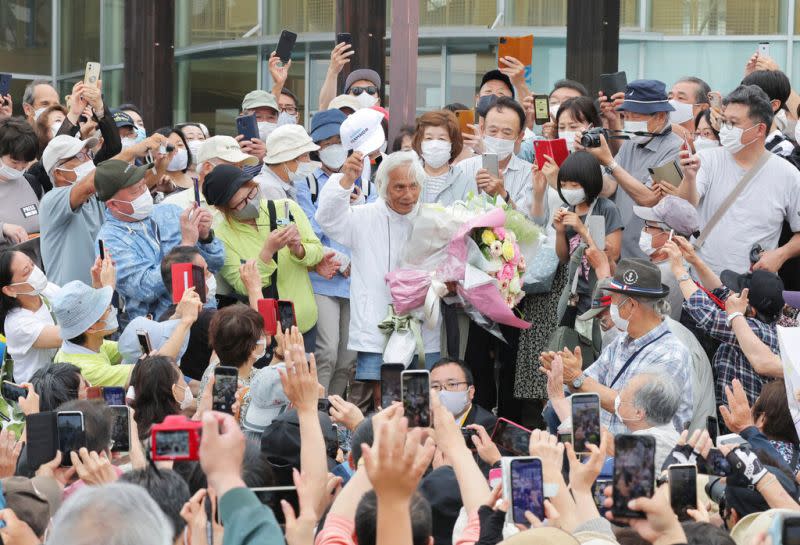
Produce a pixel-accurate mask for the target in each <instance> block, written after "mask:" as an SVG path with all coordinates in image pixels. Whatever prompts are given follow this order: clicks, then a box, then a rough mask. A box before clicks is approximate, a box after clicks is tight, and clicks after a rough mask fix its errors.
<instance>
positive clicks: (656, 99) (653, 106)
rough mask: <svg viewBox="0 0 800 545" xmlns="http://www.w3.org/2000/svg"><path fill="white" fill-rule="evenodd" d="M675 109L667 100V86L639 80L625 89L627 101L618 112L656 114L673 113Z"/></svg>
mask: <svg viewBox="0 0 800 545" xmlns="http://www.w3.org/2000/svg"><path fill="white" fill-rule="evenodd" d="M674 110H675V108H673V107H672V104H670V103H669V99H668V98H667V86H666V85H664V82H663V81H658V80H655V79H637V80H635V81H632V82H630V83H629V84H628V85H627V86H626V87H625V100H624V101H623V102H622V104H620V106H619V107H618V108H617V111H618V112H634V113H637V114H655V113H658V112H672V111H674Z"/></svg>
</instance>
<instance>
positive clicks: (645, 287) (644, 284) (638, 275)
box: [604, 259, 669, 299]
mask: <svg viewBox="0 0 800 545" xmlns="http://www.w3.org/2000/svg"><path fill="white" fill-rule="evenodd" d="M604 289H605V290H606V291H613V292H615V293H621V294H623V295H631V296H634V297H649V298H653V299H662V298H664V297H666V296H667V295H669V287H668V286H666V285H664V284H662V283H661V270H660V269H659V268H658V267H657V266H656V265H654V264H652V263H651V262H650V260H649V259H622V260H620V262H619V263H617V270H616V272H615V273H614V278H613V279H612V280H611V281H609V282H608V284H607V285H606V287H605V288H604Z"/></svg>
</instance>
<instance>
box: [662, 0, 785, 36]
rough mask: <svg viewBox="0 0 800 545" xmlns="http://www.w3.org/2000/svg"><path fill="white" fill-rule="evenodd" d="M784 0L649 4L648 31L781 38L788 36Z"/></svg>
mask: <svg viewBox="0 0 800 545" xmlns="http://www.w3.org/2000/svg"><path fill="white" fill-rule="evenodd" d="M781 4H783V2H781V0H727V2H719V1H717V0H658V1H655V0H649V2H648V7H647V13H648V22H647V29H648V30H651V31H655V32H663V33H665V34H680V35H723V36H724V35H742V34H779V33H783V32H785V27H786V19H787V17H786V7H785V5H784V6H782V5H781Z"/></svg>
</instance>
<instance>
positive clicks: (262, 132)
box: [258, 121, 278, 142]
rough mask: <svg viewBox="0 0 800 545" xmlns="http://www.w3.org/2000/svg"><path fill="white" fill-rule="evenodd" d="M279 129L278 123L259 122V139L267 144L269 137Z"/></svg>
mask: <svg viewBox="0 0 800 545" xmlns="http://www.w3.org/2000/svg"><path fill="white" fill-rule="evenodd" d="M277 127H278V124H277V123H272V122H271V121H259V122H258V137H259V138H260V139H261V140H262V141H263V142H266V141H267V137H268V136H269V135H270V133H271V132H272V131H274V130H275V129H276V128H277Z"/></svg>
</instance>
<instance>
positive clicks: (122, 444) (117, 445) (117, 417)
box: [109, 405, 131, 452]
mask: <svg viewBox="0 0 800 545" xmlns="http://www.w3.org/2000/svg"><path fill="white" fill-rule="evenodd" d="M109 409H111V413H112V415H113V416H112V421H111V422H112V423H111V440H112V441H113V443H112V445H111V452H128V451H129V450H130V449H131V418H130V412H129V411H128V407H126V406H125V405H112V406H111V407H109Z"/></svg>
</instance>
